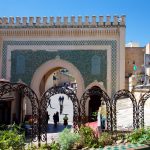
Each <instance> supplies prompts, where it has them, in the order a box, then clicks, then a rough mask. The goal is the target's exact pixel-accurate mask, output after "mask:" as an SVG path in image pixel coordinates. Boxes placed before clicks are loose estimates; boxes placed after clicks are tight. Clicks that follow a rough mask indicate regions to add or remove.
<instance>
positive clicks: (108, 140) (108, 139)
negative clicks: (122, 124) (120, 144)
mask: <svg viewBox="0 0 150 150" xmlns="http://www.w3.org/2000/svg"><path fill="white" fill-rule="evenodd" d="M98 143H99V146H100V147H104V146H106V145H112V144H113V139H112V135H111V134H110V133H107V132H102V134H101V135H100V138H99V139H98Z"/></svg>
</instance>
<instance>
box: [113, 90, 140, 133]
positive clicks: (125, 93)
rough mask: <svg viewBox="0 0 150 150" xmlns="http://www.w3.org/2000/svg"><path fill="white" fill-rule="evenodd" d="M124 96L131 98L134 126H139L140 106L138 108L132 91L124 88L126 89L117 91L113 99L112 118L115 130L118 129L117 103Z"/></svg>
mask: <svg viewBox="0 0 150 150" xmlns="http://www.w3.org/2000/svg"><path fill="white" fill-rule="evenodd" d="M122 97H126V98H130V100H131V101H132V104H133V128H134V129H135V128H137V127H138V122H137V120H138V119H137V118H138V115H137V111H138V108H137V102H136V99H135V97H134V95H133V94H132V93H131V92H130V91H128V90H125V89H124V90H119V91H117V92H116V93H115V95H114V96H113V99H112V119H113V130H114V131H116V130H117V116H116V104H117V100H118V99H119V98H122Z"/></svg>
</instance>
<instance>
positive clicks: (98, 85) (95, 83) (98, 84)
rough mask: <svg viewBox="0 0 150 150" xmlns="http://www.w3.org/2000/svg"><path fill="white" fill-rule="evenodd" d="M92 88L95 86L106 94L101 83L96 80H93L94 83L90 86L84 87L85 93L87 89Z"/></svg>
mask: <svg viewBox="0 0 150 150" xmlns="http://www.w3.org/2000/svg"><path fill="white" fill-rule="evenodd" d="M94 86H97V87H99V88H100V89H102V90H103V91H105V92H106V89H105V87H104V84H103V82H98V81H97V80H95V81H94V82H92V83H90V84H89V85H88V86H87V87H86V89H85V91H87V90H88V89H91V88H92V87H94Z"/></svg>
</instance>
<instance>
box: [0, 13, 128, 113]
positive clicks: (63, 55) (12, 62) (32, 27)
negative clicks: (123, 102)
mask: <svg viewBox="0 0 150 150" xmlns="http://www.w3.org/2000/svg"><path fill="white" fill-rule="evenodd" d="M28 20H29V21H28ZM69 20H70V21H69ZM90 20H91V21H90ZM104 20H106V21H104ZM125 27H126V23H125V16H121V17H118V16H113V17H111V16H106V17H104V16H99V17H96V16H92V17H91V19H90V18H89V16H85V18H84V21H83V18H82V17H81V16H79V17H74V16H72V17H71V18H68V17H64V18H61V17H56V18H54V17H49V18H48V17H43V18H40V17H36V18H34V17H29V18H27V17H23V18H20V17H16V18H14V17H10V18H7V17H3V18H0V78H5V79H7V80H9V81H11V82H18V81H19V80H20V79H21V80H22V81H23V82H24V83H26V84H27V85H28V86H30V87H31V88H32V89H33V90H34V91H35V93H36V94H37V96H38V97H40V96H41V95H42V93H43V92H44V91H45V89H47V88H48V85H47V79H48V77H49V76H50V75H51V74H52V73H54V72H55V71H57V70H58V69H63V68H65V69H67V70H68V71H69V73H70V74H72V75H73V77H74V78H75V80H76V83H77V93H76V94H77V97H78V99H80V98H81V96H82V94H83V93H84V92H85V90H86V89H88V87H90V86H91V85H92V86H98V85H99V87H102V89H105V91H106V92H107V93H108V95H109V96H112V95H113V94H114V93H115V92H116V91H118V90H119V89H124V88H125ZM12 103H13V102H12ZM14 107H15V106H14ZM23 108H24V109H26V110H24V111H25V113H26V114H30V113H31V105H30V104H29V103H28V102H27V103H26V105H25V107H23ZM87 109H88V107H87ZM12 110H13V109H12ZM87 112H88V111H87ZM14 113H15V110H14V112H11V115H12V114H14Z"/></svg>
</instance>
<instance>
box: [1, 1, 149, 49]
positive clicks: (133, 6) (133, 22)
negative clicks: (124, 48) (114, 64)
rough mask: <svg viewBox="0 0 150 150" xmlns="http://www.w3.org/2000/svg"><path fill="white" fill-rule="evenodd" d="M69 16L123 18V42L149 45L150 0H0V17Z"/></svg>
mask: <svg viewBox="0 0 150 150" xmlns="http://www.w3.org/2000/svg"><path fill="white" fill-rule="evenodd" d="M72 15H74V16H79V15H81V16H83V17H84V16H85V15H88V16H92V15H96V16H97V17H98V16H99V15H104V16H107V15H111V16H113V15H119V16H121V15H126V43H128V42H130V41H133V42H134V41H135V42H138V43H140V46H145V45H146V44H147V43H148V42H150V0H0V17H3V16H7V17H9V16H14V17H16V16H20V17H22V16H27V17H29V16H34V17H36V16H41V17H43V16H47V17H49V16H62V17H63V16H69V17H70V16H72Z"/></svg>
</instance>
